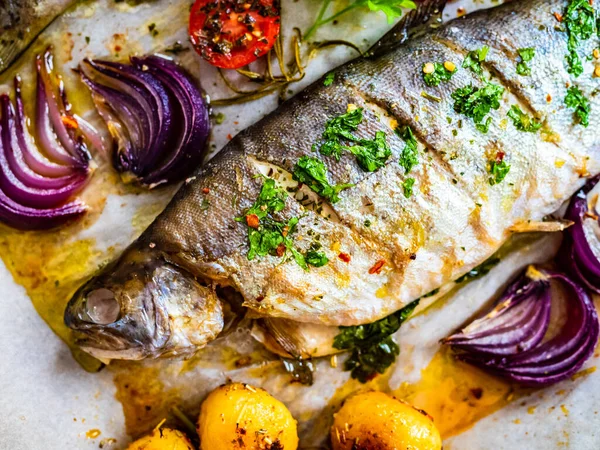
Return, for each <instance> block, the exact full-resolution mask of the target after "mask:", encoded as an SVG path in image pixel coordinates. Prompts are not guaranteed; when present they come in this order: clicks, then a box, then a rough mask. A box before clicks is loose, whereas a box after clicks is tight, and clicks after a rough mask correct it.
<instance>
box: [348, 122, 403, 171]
mask: <svg viewBox="0 0 600 450" xmlns="http://www.w3.org/2000/svg"><path fill="white" fill-rule="evenodd" d="M348 150H349V151H350V152H351V153H352V154H353V155H354V156H356V161H357V162H358V165H359V166H360V167H361V168H362V169H363V170H365V171H367V172H375V171H376V170H377V169H380V168H381V167H383V166H384V165H385V163H386V161H387V160H388V159H389V157H390V156H391V155H392V150H391V149H390V146H389V145H388V143H387V139H386V135H385V133H384V132H383V131H377V132H376V133H375V139H373V140H368V139H361V140H360V141H359V142H358V145H354V146H352V147H349V148H348Z"/></svg>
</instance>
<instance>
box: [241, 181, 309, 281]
mask: <svg viewBox="0 0 600 450" xmlns="http://www.w3.org/2000/svg"><path fill="white" fill-rule="evenodd" d="M286 196H287V194H286V193H285V191H283V190H282V189H281V188H278V187H276V186H275V180H272V179H270V178H265V181H264V183H263V185H262V188H261V190H260V193H259V194H258V198H257V199H256V201H255V202H254V204H253V205H252V206H251V207H250V208H249V209H248V211H246V213H245V214H244V216H243V217H237V218H236V219H235V220H236V221H238V222H245V223H246V225H247V227H248V241H249V243H250V249H249V250H248V255H247V256H248V259H249V260H250V261H252V260H253V259H254V258H256V257H257V256H267V255H271V256H279V257H285V258H287V257H289V254H290V253H291V255H292V256H293V258H294V260H295V261H296V263H298V265H299V266H300V267H302V268H303V269H304V270H308V264H307V261H306V258H305V257H304V255H303V254H302V253H300V252H299V251H298V250H296V248H295V247H294V243H293V240H292V235H293V234H294V232H295V231H296V226H297V225H298V218H297V217H292V218H291V219H289V220H288V221H287V222H280V221H278V220H276V219H275V218H274V217H273V214H274V213H277V212H279V211H282V210H283V209H284V208H285V199H286Z"/></svg>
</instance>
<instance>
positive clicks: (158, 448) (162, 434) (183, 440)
mask: <svg viewBox="0 0 600 450" xmlns="http://www.w3.org/2000/svg"><path fill="white" fill-rule="evenodd" d="M127 450H194V447H193V446H192V443H191V442H190V440H189V439H188V438H187V436H186V435H185V434H184V433H182V432H181V431H179V430H172V429H170V428H156V429H155V430H154V431H152V433H150V434H148V435H147V436H144V437H143V438H140V439H138V440H137V441H135V442H134V443H132V444H130V445H129V447H127Z"/></svg>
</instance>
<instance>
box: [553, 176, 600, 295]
mask: <svg viewBox="0 0 600 450" xmlns="http://www.w3.org/2000/svg"><path fill="white" fill-rule="evenodd" d="M597 182H598V177H594V178H593V179H591V180H590V181H588V183H587V184H586V185H585V186H584V187H583V188H582V189H581V190H580V191H579V192H578V193H577V194H575V195H574V196H573V197H572V198H571V202H570V203H569V207H568V209H567V213H566V215H565V218H567V219H569V220H571V221H573V225H572V226H571V227H569V228H568V229H567V230H566V231H565V233H564V240H563V244H562V246H561V248H560V251H559V254H558V256H557V262H558V263H559V264H560V265H561V266H562V267H563V268H564V270H565V271H566V272H567V273H569V275H571V276H572V277H573V278H574V279H576V280H578V281H579V282H580V283H581V284H583V285H584V286H586V287H587V288H588V289H590V290H591V291H593V292H595V293H597V294H600V261H598V259H597V258H596V256H595V255H594V252H593V251H592V249H591V248H590V244H589V242H588V241H587V238H586V236H585V231H584V220H585V217H586V214H587V213H588V202H587V194H588V192H589V191H591V190H592V189H593V187H594V186H595V185H596V183H597Z"/></svg>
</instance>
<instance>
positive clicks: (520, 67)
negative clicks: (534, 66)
mask: <svg viewBox="0 0 600 450" xmlns="http://www.w3.org/2000/svg"><path fill="white" fill-rule="evenodd" d="M517 53H519V56H520V57H521V61H520V62H519V63H518V64H517V73H518V74H519V75H524V76H525V75H531V67H529V65H528V64H527V63H528V62H529V61H531V60H532V59H533V57H534V56H535V48H533V47H527V48H520V49H519V50H517Z"/></svg>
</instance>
